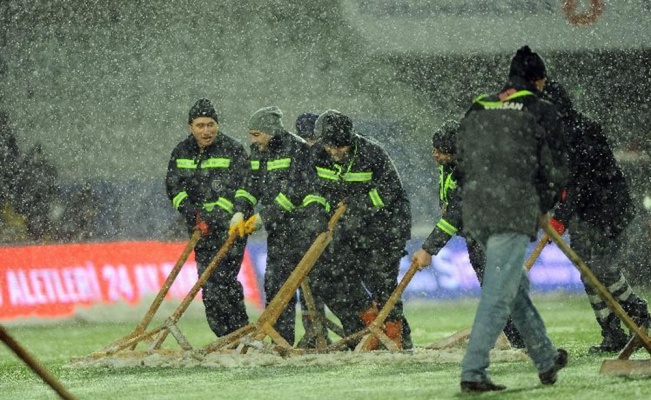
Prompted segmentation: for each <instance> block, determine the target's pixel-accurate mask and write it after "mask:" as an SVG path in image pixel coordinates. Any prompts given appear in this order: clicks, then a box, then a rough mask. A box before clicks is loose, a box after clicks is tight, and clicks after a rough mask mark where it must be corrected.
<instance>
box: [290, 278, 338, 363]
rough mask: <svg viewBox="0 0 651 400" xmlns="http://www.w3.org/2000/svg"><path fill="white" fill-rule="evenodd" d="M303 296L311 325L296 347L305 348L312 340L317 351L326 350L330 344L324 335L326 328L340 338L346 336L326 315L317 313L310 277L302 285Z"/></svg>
mask: <svg viewBox="0 0 651 400" xmlns="http://www.w3.org/2000/svg"><path fill="white" fill-rule="evenodd" d="M301 294H302V295H303V297H304V299H305V303H306V304H307V316H308V318H309V319H310V321H311V324H309V325H308V328H307V329H306V331H305V335H303V337H302V338H301V340H300V341H299V342H298V344H297V345H296V346H297V347H299V348H305V346H307V343H308V342H309V341H310V340H314V344H315V345H316V349H317V350H326V347H328V342H327V340H326V337H325V336H324V333H326V332H327V330H326V329H325V328H327V329H330V330H331V331H333V332H334V333H336V334H337V335H339V336H340V337H344V336H345V334H344V330H343V328H342V327H340V326H339V325H337V324H336V323H335V322H333V321H332V320H330V319H329V318H328V317H327V316H326V315H325V314H324V313H321V312H320V311H317V309H316V303H315V301H314V296H313V295H312V289H311V288H310V279H309V277H305V280H304V281H303V283H301ZM326 334H327V333H326Z"/></svg>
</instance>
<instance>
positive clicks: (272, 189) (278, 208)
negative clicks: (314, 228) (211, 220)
mask: <svg viewBox="0 0 651 400" xmlns="http://www.w3.org/2000/svg"><path fill="white" fill-rule="evenodd" d="M309 155H310V148H309V146H308V145H307V143H306V142H305V141H304V140H303V139H301V138H299V137H298V136H296V135H294V134H292V133H290V132H287V131H281V132H280V133H278V134H276V135H275V136H274V137H273V138H271V140H270V141H269V144H268V147H267V149H266V150H265V151H262V152H261V151H260V150H258V148H257V146H254V145H252V146H251V163H250V164H251V165H250V168H249V173H248V175H247V178H246V179H245V180H244V182H243V184H242V186H241V187H240V188H239V190H238V191H237V193H236V195H235V211H236V212H237V211H240V212H244V213H245V215H246V214H248V212H249V211H250V210H251V209H252V207H254V206H256V205H258V204H260V205H262V206H263V208H262V210H261V211H260V214H261V215H262V220H263V221H264V224H265V227H267V229H269V227H270V226H272V225H273V226H274V227H281V226H282V225H284V224H285V223H286V222H287V219H288V218H289V217H290V216H296V215H297V214H296V211H300V212H302V213H303V215H302V216H305V213H306V211H305V209H303V207H305V208H306V209H307V208H309V209H312V207H315V208H314V212H315V213H321V214H323V216H324V218H325V210H326V209H327V210H329V204H328V203H327V202H326V201H325V199H324V198H323V197H321V196H316V195H314V181H315V174H314V171H313V169H312V168H311V167H310V164H309V162H310V156H309Z"/></svg>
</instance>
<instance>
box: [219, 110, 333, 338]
mask: <svg viewBox="0 0 651 400" xmlns="http://www.w3.org/2000/svg"><path fill="white" fill-rule="evenodd" d="M282 116H283V113H282V111H281V110H280V109H279V108H278V107H275V106H272V107H265V108H261V109H259V110H258V111H256V112H255V113H254V114H253V115H252V116H251V118H250V119H249V135H250V139H251V169H250V172H249V174H248V176H247V179H246V180H245V182H244V184H243V185H242V187H241V188H240V189H239V190H238V191H237V194H236V195H235V214H234V215H233V218H232V221H231V225H235V224H237V223H239V222H240V221H242V220H243V219H244V218H245V217H247V216H248V214H249V213H250V210H251V209H252V208H253V207H255V206H261V207H262V209H261V210H260V215H261V217H262V221H263V223H264V227H265V230H266V231H267V268H266V271H265V276H264V289H265V295H266V303H267V305H268V304H269V302H270V301H271V300H272V299H273V298H274V297H275V296H276V294H277V293H278V292H279V290H280V288H281V287H282V286H283V284H284V283H285V281H286V280H287V278H288V277H289V275H290V274H291V273H292V271H293V270H294V268H295V267H296V265H298V263H299V262H300V261H301V258H302V257H303V255H304V254H305V252H306V251H307V249H308V248H309V246H310V245H311V244H312V242H313V241H314V239H315V238H316V235H318V233H320V232H324V231H326V230H327V211H329V210H330V205H329V204H328V203H327V202H326V201H325V199H324V198H323V197H319V196H315V195H314V194H313V188H314V179H315V174H314V172H313V170H312V169H311V168H310V164H309V161H310V158H309V147H308V145H307V143H305V141H304V140H302V139H301V138H300V137H298V136H296V135H294V134H292V133H290V132H288V131H286V130H285V128H284V126H283V123H282ZM297 239H298V240H297ZM295 320H296V297H292V299H291V300H290V301H289V303H288V304H287V306H286V307H285V309H284V310H283V312H282V314H281V315H280V317H279V318H278V320H277V321H276V324H275V325H274V328H275V329H276V330H277V331H278V333H279V334H280V335H281V336H282V337H283V338H284V339H285V340H286V341H287V342H288V344H289V345H292V346H293V345H294V336H295Z"/></svg>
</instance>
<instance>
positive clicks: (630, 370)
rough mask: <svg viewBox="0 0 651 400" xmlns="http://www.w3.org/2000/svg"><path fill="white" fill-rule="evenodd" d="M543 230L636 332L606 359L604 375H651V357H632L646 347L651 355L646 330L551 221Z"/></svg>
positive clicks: (631, 329)
mask: <svg viewBox="0 0 651 400" xmlns="http://www.w3.org/2000/svg"><path fill="white" fill-rule="evenodd" d="M541 226H542V228H543V230H544V231H545V233H547V235H549V236H550V237H551V239H552V240H553V241H554V243H556V245H557V246H558V248H560V249H561V251H562V252H563V253H564V254H565V255H566V256H567V258H569V259H570V261H572V263H573V264H574V265H575V266H576V267H577V268H578V270H579V271H580V272H581V274H582V275H583V276H584V277H585V278H586V280H587V281H588V283H589V284H590V285H591V286H592V287H593V288H594V289H595V290H596V291H597V292H598V293H599V296H600V297H601V299H602V300H603V301H604V302H605V303H606V305H608V308H610V310H611V311H612V312H613V313H615V315H617V317H619V319H620V320H621V321H622V322H623V323H624V325H626V327H628V329H629V330H630V331H631V333H632V338H631V340H630V341H629V342H628V344H627V345H626V347H624V349H623V350H622V351H621V352H620V354H619V356H618V357H617V359H615V360H604V362H603V363H602V364H601V369H600V370H599V373H600V374H611V375H647V376H648V375H651V359H645V360H630V359H629V357H630V356H631V355H632V354H633V353H634V352H635V351H636V350H637V349H639V348H640V347H644V348H645V349H646V351H647V352H648V353H649V354H651V340H650V339H649V336H648V335H647V332H646V329H643V328H641V327H639V326H638V325H637V324H636V323H635V322H634V321H633V319H632V318H631V317H630V316H629V315H628V314H627V313H626V311H625V310H624V309H623V308H622V306H621V305H620V304H619V303H618V302H617V300H615V298H614V297H613V295H612V294H610V292H609V291H608V289H607V288H606V287H605V286H604V285H603V283H601V282H600V281H599V279H598V278H597V277H596V276H595V275H594V274H593V273H592V271H591V270H590V268H589V267H588V266H587V265H586V264H585V263H584V262H583V260H581V258H579V256H578V255H577V254H576V253H575V252H574V250H572V249H571V248H570V246H568V245H567V243H565V242H564V241H563V239H562V238H561V236H560V235H559V234H558V233H557V232H556V231H555V230H554V228H552V227H551V226H550V225H549V224H548V223H544V224H541Z"/></svg>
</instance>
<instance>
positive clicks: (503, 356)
mask: <svg viewBox="0 0 651 400" xmlns="http://www.w3.org/2000/svg"><path fill="white" fill-rule="evenodd" d="M464 353H465V349H464V348H461V347H450V348H447V349H440V350H434V349H427V348H425V347H417V348H415V349H414V350H412V351H404V352H389V351H382V350H379V351H368V352H366V351H333V352H328V353H305V354H296V355H290V356H288V357H282V356H280V355H279V354H277V353H272V352H261V351H258V350H256V349H251V348H249V349H248V351H247V353H245V354H241V352H240V351H237V350H229V351H218V352H212V353H208V354H205V355H202V354H200V353H199V352H193V351H182V350H155V351H130V350H125V351H122V352H119V353H116V354H114V355H111V356H106V357H98V358H94V357H83V358H77V359H74V360H73V361H71V363H69V364H68V365H67V366H68V367H71V368H133V367H172V368H182V367H208V368H247V367H267V366H336V365H350V364H392V363H393V364H396V363H459V362H461V359H462V358H463V355H464ZM527 359H528V356H527V354H526V353H525V352H524V351H522V350H515V349H498V348H496V349H494V350H493V351H492V352H491V361H492V362H514V361H525V360H527Z"/></svg>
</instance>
